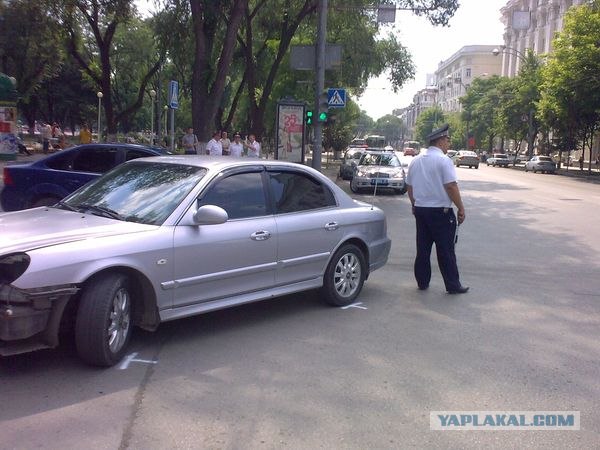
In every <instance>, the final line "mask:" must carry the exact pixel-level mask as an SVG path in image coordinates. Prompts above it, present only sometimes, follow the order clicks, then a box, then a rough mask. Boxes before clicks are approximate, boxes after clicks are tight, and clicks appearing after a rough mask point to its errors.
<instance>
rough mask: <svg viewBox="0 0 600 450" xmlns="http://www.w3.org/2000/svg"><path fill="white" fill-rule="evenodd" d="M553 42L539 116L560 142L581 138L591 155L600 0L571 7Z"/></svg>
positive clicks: (599, 64)
mask: <svg viewBox="0 0 600 450" xmlns="http://www.w3.org/2000/svg"><path fill="white" fill-rule="evenodd" d="M553 45H554V53H553V54H552V55H550V57H549V59H548V63H547V65H546V67H545V68H544V69H543V72H542V79H543V82H542V98H541V100H540V114H539V116H540V117H541V118H543V119H544V120H545V122H546V123H547V124H548V125H549V126H551V127H552V128H553V129H554V131H555V134H556V138H557V142H561V143H563V144H567V145H569V144H570V145H572V144H573V141H574V140H575V139H577V140H579V141H580V142H581V148H582V150H583V151H584V152H585V149H586V148H589V149H590V156H591V148H592V144H593V137H594V134H595V133H596V131H597V130H598V128H599V125H600V123H599V121H600V108H599V106H598V105H600V78H599V77H598V74H599V73H600V0H594V1H591V2H590V3H589V4H583V5H581V6H579V7H573V8H571V9H569V11H568V12H567V14H566V15H565V19H564V27H563V30H562V31H561V32H560V33H558V35H557V37H556V38H555V39H554V41H553ZM567 150H570V148H567ZM589 159H590V166H589V168H588V169H589V170H590V171H591V159H592V158H591V157H590V158H589Z"/></svg>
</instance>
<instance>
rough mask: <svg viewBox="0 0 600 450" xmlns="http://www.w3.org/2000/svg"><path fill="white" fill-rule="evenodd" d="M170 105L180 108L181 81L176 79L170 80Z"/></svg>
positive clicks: (172, 107)
mask: <svg viewBox="0 0 600 450" xmlns="http://www.w3.org/2000/svg"><path fill="white" fill-rule="evenodd" d="M169 107H170V108H171V109H177V108H179V83H178V82H177V81H175V80H171V81H170V82H169Z"/></svg>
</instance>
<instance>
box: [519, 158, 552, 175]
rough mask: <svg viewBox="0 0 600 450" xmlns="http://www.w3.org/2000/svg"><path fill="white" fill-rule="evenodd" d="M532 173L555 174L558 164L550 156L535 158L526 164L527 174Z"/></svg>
mask: <svg viewBox="0 0 600 450" xmlns="http://www.w3.org/2000/svg"><path fill="white" fill-rule="evenodd" d="M530 170H531V171H532V172H533V173H536V172H538V171H539V172H542V173H554V172H556V163H555V162H554V161H553V160H552V158H550V157H549V156H542V155H538V156H534V157H533V158H531V159H530V160H529V161H527V162H526V163H525V172H529V171H530Z"/></svg>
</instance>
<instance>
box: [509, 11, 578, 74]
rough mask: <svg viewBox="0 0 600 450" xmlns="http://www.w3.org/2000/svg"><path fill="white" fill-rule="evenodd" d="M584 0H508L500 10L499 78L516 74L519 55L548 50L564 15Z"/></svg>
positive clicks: (542, 52)
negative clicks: (500, 54)
mask: <svg viewBox="0 0 600 450" xmlns="http://www.w3.org/2000/svg"><path fill="white" fill-rule="evenodd" d="M584 1H585V0H510V1H509V2H508V3H507V4H506V6H505V7H504V8H502V9H501V10H500V12H501V14H502V23H503V24H504V27H505V31H504V47H501V48H499V49H500V51H501V52H502V75H503V76H505V77H514V76H515V75H516V74H517V73H519V66H520V64H521V62H522V56H523V55H525V53H526V52H527V50H528V49H531V50H532V51H533V52H534V53H536V54H538V55H542V54H546V53H550V52H551V51H552V39H553V38H554V35H555V33H556V32H558V31H560V30H562V27H563V19H564V15H565V12H566V11H567V10H568V9H569V8H570V7H571V6H577V5H581V4H582V3H584Z"/></svg>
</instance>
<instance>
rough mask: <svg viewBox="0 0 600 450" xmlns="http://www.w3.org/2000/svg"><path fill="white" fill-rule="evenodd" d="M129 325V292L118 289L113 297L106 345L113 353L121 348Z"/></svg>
mask: <svg viewBox="0 0 600 450" xmlns="http://www.w3.org/2000/svg"><path fill="white" fill-rule="evenodd" d="M129 326H130V308H129V293H128V292H127V290H126V289H123V288H121V289H119V290H118V291H117V293H116V294H115V297H114V298H113V303H112V310H111V312H110V323H109V325H108V346H109V348H110V351H111V352H113V353H116V352H118V351H119V350H121V348H122V347H123V345H124V344H125V339H126V338H127V333H128V332H129Z"/></svg>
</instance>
